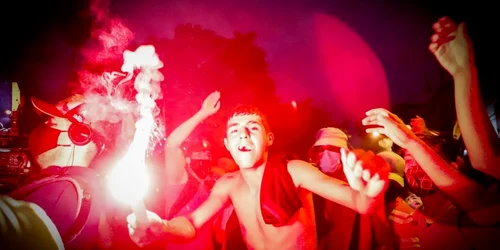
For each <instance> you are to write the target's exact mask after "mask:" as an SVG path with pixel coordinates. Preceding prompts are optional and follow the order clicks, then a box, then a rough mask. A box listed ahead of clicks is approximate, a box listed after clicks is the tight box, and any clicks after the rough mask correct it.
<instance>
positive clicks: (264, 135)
mask: <svg viewBox="0 0 500 250" xmlns="http://www.w3.org/2000/svg"><path fill="white" fill-rule="evenodd" d="M272 143H273V135H272V133H270V132H268V131H266V129H265V127H264V124H263V122H262V117H260V116H258V115H255V114H244V115H234V116H233V117H231V119H229V120H228V122H227V129H226V138H224V145H225V146H226V149H227V150H228V151H229V152H230V153H231V156H232V157H233V159H234V161H235V162H236V164H238V166H239V167H240V169H247V168H252V167H255V166H258V165H259V164H261V163H263V161H264V160H266V159H265V157H266V156H267V150H268V147H269V146H271V145H272Z"/></svg>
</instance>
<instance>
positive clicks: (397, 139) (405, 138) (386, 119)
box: [362, 108, 415, 148]
mask: <svg viewBox="0 0 500 250" xmlns="http://www.w3.org/2000/svg"><path fill="white" fill-rule="evenodd" d="M362 123H363V125H365V126H367V125H375V126H377V127H374V128H367V129H366V132H367V133H373V132H378V133H380V134H383V135H385V136H387V137H389V138H390V139H391V140H392V141H393V142H394V143H396V144H397V145H398V146H400V147H402V148H406V145H407V143H408V142H409V141H411V140H412V139H413V138H414V137H415V134H414V133H413V132H412V131H411V130H410V129H409V128H408V127H407V126H406V125H405V124H404V123H403V121H402V120H401V119H400V118H399V117H398V116H396V115H395V114H393V113H391V112H389V111H387V110H385V109H383V108H377V109H372V110H369V111H368V112H366V117H365V118H364V119H363V121H362Z"/></svg>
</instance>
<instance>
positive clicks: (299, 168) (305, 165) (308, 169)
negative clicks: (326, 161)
mask: <svg viewBox="0 0 500 250" xmlns="http://www.w3.org/2000/svg"><path fill="white" fill-rule="evenodd" d="M287 167H288V173H290V176H292V179H293V182H294V183H295V185H296V186H302V185H303V184H304V183H305V182H307V181H308V180H310V179H314V177H315V176H316V177H317V176H321V175H322V173H321V172H320V171H319V170H318V169H317V168H316V167H314V166H313V165H312V164H310V163H309V162H306V161H303V160H291V161H289V162H288V165H287Z"/></svg>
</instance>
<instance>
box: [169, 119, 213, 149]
mask: <svg viewBox="0 0 500 250" xmlns="http://www.w3.org/2000/svg"><path fill="white" fill-rule="evenodd" d="M205 119H206V115H204V114H203V113H202V112H200V111H198V112H196V114H194V115H193V116H191V117H190V118H189V119H188V120H186V121H185V122H183V123H182V124H181V125H179V127H177V128H176V129H174V131H172V133H170V135H169V136H168V138H167V144H166V146H167V147H180V146H181V144H182V142H184V140H186V138H187V137H188V136H189V135H190V134H191V133H192V132H193V130H194V129H195V128H196V126H198V124H200V123H201V122H202V121H203V120H205Z"/></svg>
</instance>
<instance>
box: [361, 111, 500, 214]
mask: <svg viewBox="0 0 500 250" xmlns="http://www.w3.org/2000/svg"><path fill="white" fill-rule="evenodd" d="M366 114H367V117H366V118H365V119H363V124H364V125H376V126H380V127H378V128H369V129H367V132H374V131H377V132H379V133H381V134H384V135H386V136H387V137H389V138H391V139H392V140H393V141H394V143H396V144H398V146H400V147H402V148H405V149H406V150H408V152H409V153H410V154H411V155H412V156H413V157H414V158H415V160H416V161H417V163H418V164H419V166H420V167H421V168H422V169H423V170H424V172H425V173H426V174H427V175H428V176H429V178H430V179H431V180H432V182H433V183H434V184H435V185H436V186H437V187H438V188H439V190H441V191H443V192H444V193H445V194H446V195H447V196H448V197H449V198H450V199H451V200H452V201H453V202H454V204H455V205H457V206H458V207H460V208H461V209H462V210H463V211H465V212H467V213H469V212H473V211H477V210H478V209H481V208H484V207H488V206H490V205H491V204H493V203H495V202H497V201H498V195H495V194H492V193H489V192H487V190H486V189H485V188H484V187H483V186H481V185H479V184H477V183H476V182H474V181H472V180H471V179H469V178H467V177H466V176H464V175H463V174H462V173H460V172H459V171H458V170H456V169H455V168H454V167H452V166H450V165H449V164H448V163H447V162H446V161H445V160H443V159H442V158H441V157H440V156H439V155H438V154H437V153H436V152H435V151H434V150H433V149H432V148H431V147H429V146H428V145H427V144H425V143H424V142H423V141H422V140H420V139H419V138H418V137H417V136H415V134H413V133H412V132H411V131H410V130H409V129H408V128H407V127H406V125H405V124H404V123H403V122H402V121H401V119H399V117H397V116H396V115H394V114H392V113H390V112H389V111H387V110H385V109H373V110H370V111H368V112H367V113H366ZM476 215H477V214H476ZM491 216H493V215H491ZM496 217H498V216H496ZM499 218H500V217H499ZM472 219H473V220H476V219H475V218H472ZM480 220H482V219H480V218H477V220H476V221H480Z"/></svg>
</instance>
